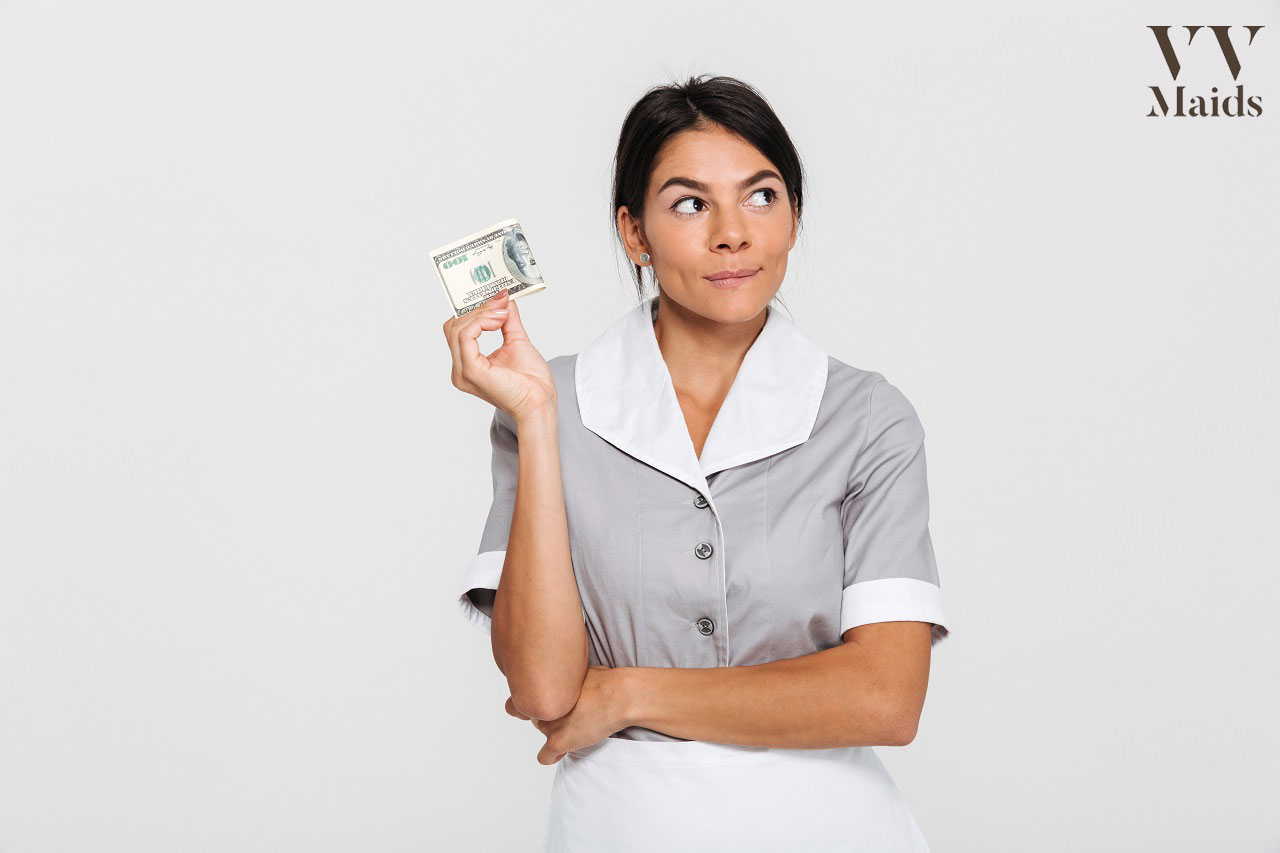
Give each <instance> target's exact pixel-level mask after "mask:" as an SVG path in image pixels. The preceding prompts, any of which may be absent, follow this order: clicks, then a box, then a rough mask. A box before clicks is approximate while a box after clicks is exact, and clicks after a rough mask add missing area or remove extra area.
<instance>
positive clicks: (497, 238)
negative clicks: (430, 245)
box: [431, 219, 546, 317]
mask: <svg viewBox="0 0 1280 853" xmlns="http://www.w3.org/2000/svg"><path fill="white" fill-rule="evenodd" d="M431 260H432V261H434V262H435V265H436V272H437V273H439V274H440V283H441V284H443V285H444V293H445V296H447V297H448V298H449V304H450V305H452V306H453V313H454V315H455V316H457V317H461V316H462V315H463V314H466V313H467V312H469V311H472V310H474V309H475V308H476V307H478V306H479V305H480V303H482V302H484V301H485V300H486V299H488V298H489V297H491V296H493V295H494V294H495V293H497V292H498V291H499V290H502V288H504V287H506V288H509V289H510V294H511V298H512V299H515V298H516V297H518V296H525V295H527V294H530V293H537V292H538V291H539V290H542V289H543V288H545V287H546V284H545V283H544V282H543V281H542V273H541V272H540V271H539V269H538V263H537V261H535V260H534V259H533V251H532V250H531V249H530V248H529V241H528V240H526V239H525V236H524V232H523V231H521V230H520V223H519V222H518V221H516V220H515V219H504V220H502V221H501V222H499V223H498V224H496V225H491V226H489V227H488V228H484V229H482V230H480V231H477V232H476V233H474V234H468V235H467V236H466V237H463V238H461V239H458V240H454V241H453V242H452V243H449V244H448V245H446V246H441V247H440V248H439V249H436V250H434V251H432V253H431Z"/></svg>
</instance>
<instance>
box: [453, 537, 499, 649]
mask: <svg viewBox="0 0 1280 853" xmlns="http://www.w3.org/2000/svg"><path fill="white" fill-rule="evenodd" d="M506 559H507V552H506V551H482V552H480V553H479V554H476V555H475V557H473V558H472V560H471V563H470V565H468V566H467V573H466V575H464V576H463V578H462V589H461V590H459V591H458V609H459V610H461V611H462V615H463V616H465V617H467V621H468V622H470V623H471V624H472V625H475V626H476V628H477V629H478V630H481V631H483V632H484V633H486V634H492V633H493V617H491V616H490V615H489V614H487V613H485V612H484V611H483V610H481V609H480V608H479V607H476V605H475V602H473V601H472V600H471V596H469V595H467V593H469V592H470V591H471V590H473V589H493V590H496V589H497V588H498V579H499V578H501V577H502V564H503V563H504V562H505V561H506Z"/></svg>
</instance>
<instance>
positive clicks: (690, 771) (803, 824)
mask: <svg viewBox="0 0 1280 853" xmlns="http://www.w3.org/2000/svg"><path fill="white" fill-rule="evenodd" d="M543 849H544V851H545V853H604V852H605V851H608V853H628V851H635V853H652V851H663V853H666V851H673V850H674V851H680V850H687V851H697V853H707V851H735V853H743V851H770V853H777V851H791V850H804V851H826V850H839V851H866V853H929V845H928V843H927V842H926V841H925V838H924V833H922V832H921V830H920V827H919V826H918V825H917V824H916V821H915V818H913V817H912V815H911V812H910V810H909V809H908V808H907V805H906V802H905V801H904V800H903V797H902V794H901V793H900V792H899V791H898V787H897V785H895V784H894V782H893V779H892V778H891V777H890V776H889V772H888V770H887V769H886V768H885V766H884V765H883V764H882V763H881V762H880V758H879V756H877V755H876V754H875V752H873V751H872V748H871V747H868V746H860V747H841V748H837V749H779V748H774V747H758V746H736V745H731V744H720V743H711V742H708V741H636V740H625V739H623V738H615V737H607V738H605V739H604V740H603V741H601V742H599V743H596V744H592V745H591V746H588V747H586V748H584V749H580V750H576V751H574V752H570V753H567V754H566V755H565V756H564V757H563V758H562V759H560V761H559V762H557V765H556V775H555V779H554V781H553V783H552V788H551V802H550V807H549V810H548V815H547V827H546V839H545V846H544V848H543Z"/></svg>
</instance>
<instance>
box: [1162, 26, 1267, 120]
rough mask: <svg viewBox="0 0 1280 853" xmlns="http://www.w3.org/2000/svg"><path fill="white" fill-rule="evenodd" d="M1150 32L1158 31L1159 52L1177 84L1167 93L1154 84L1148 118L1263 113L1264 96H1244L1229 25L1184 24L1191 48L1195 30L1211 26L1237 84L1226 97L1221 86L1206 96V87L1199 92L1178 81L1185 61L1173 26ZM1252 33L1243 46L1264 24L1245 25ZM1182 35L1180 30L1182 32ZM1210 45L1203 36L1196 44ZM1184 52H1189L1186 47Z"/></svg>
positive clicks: (1247, 45)
mask: <svg viewBox="0 0 1280 853" xmlns="http://www.w3.org/2000/svg"><path fill="white" fill-rule="evenodd" d="M1148 29H1150V30H1151V32H1153V33H1155V36H1156V44H1158V45H1159V46H1160V52H1161V53H1162V54H1163V55H1164V61H1165V65H1167V66H1168V67H1169V75H1170V76H1171V77H1172V78H1173V80H1174V82H1175V83H1178V85H1177V86H1176V87H1175V88H1174V89H1173V90H1172V91H1171V92H1168V93H1167V94H1166V90H1163V89H1161V88H1160V87H1159V86H1152V87H1151V93H1152V94H1153V95H1155V99H1156V102H1155V105H1154V106H1153V107H1152V108H1151V112H1149V113H1147V116H1148V117H1163V116H1169V115H1174V116H1209V117H1212V116H1232V117H1243V116H1249V117H1257V116H1260V115H1262V96H1261V95H1248V96H1246V95H1245V90H1244V84H1243V83H1241V82H1239V81H1240V68H1241V66H1240V55H1239V54H1238V53H1237V52H1236V47H1235V44H1234V43H1233V42H1232V40H1231V32H1230V31H1231V27H1230V26H1217V27H1203V26H1195V27H1183V28H1182V29H1185V30H1186V31H1187V44H1186V47H1190V46H1191V43H1192V42H1193V41H1195V37H1196V33H1198V32H1200V30H1203V29H1208V30H1210V31H1211V32H1212V33H1213V34H1214V36H1215V37H1216V38H1217V40H1218V49H1219V50H1220V51H1221V52H1222V58H1223V59H1225V60H1226V63H1227V70H1228V71H1230V72H1231V79H1232V81H1234V82H1235V83H1236V87H1235V93H1234V94H1230V95H1225V96H1219V94H1218V87H1217V86H1211V87H1210V88H1209V93H1208V95H1207V96H1206V95H1205V94H1203V92H1204V88H1203V86H1201V87H1200V88H1199V92H1200V94H1197V93H1196V90H1194V89H1193V90H1188V87H1187V86H1186V85H1184V84H1183V83H1179V82H1178V74H1179V73H1180V72H1181V71H1182V63H1181V62H1180V61H1179V60H1178V53H1177V51H1176V50H1175V49H1174V47H1173V39H1172V38H1171V37H1170V35H1169V30H1170V29H1171V28H1170V27H1148ZM1243 29H1244V30H1246V31H1248V33H1249V41H1248V42H1247V43H1246V44H1245V45H1244V46H1245V47H1249V46H1251V45H1252V44H1253V39H1254V36H1256V35H1257V34H1258V30H1260V29H1262V25H1261V24H1258V25H1255V26H1252V27H1243ZM1179 35H1181V33H1179ZM1204 44H1207V42H1206V40H1205V39H1204V38H1202V39H1200V43H1199V44H1198V45H1197V47H1199V46H1200V45H1204ZM1184 55H1187V54H1186V51H1185V50H1184Z"/></svg>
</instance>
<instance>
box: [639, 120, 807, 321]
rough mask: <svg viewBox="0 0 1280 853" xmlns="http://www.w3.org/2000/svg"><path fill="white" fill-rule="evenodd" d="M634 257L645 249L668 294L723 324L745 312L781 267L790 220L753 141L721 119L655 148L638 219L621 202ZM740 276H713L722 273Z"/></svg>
mask: <svg viewBox="0 0 1280 853" xmlns="http://www.w3.org/2000/svg"><path fill="white" fill-rule="evenodd" d="M618 213H619V228H620V229H621V230H622V233H623V236H624V239H625V241H626V244H627V248H628V253H629V254H630V255H631V258H632V260H638V258H639V255H640V253H641V252H648V253H649V255H650V259H651V262H652V264H653V268H654V272H655V274H656V275H657V278H658V281H659V283H660V284H661V287H662V292H663V296H664V298H670V299H672V300H673V301H675V302H677V303H679V304H680V305H681V306H682V307H684V308H685V309H687V310H689V311H691V312H693V313H695V314H699V315H701V316H703V317H706V318H707V319H710V320H716V321H718V322H722V323H736V322H743V321H745V320H749V319H751V318H753V317H755V316H756V315H758V314H759V313H760V311H762V310H764V308H765V306H766V305H768V304H769V300H771V299H773V296H774V294H775V293H777V292H778V288H779V287H781V286H782V279H783V277H784V276H785V275H786V272H787V253H788V252H789V251H790V248H791V245H792V243H793V241H794V238H795V228H796V218H795V215H794V211H793V209H792V207H791V205H790V203H789V200H788V199H787V192H786V184H784V183H783V181H782V178H781V176H780V175H779V174H778V170H777V167H776V166H774V165H773V163H772V162H770V161H769V160H768V159H767V158H766V157H765V156H764V155H763V154H761V153H760V151H759V150H757V149H756V147H755V146H753V145H751V143H749V142H746V141H744V140H743V139H742V138H741V137H738V136H735V135H734V134H732V133H730V132H729V131H727V130H725V129H724V128H722V127H720V126H719V125H716V126H713V127H712V128H710V129H707V130H687V131H683V132H681V133H679V134H677V135H676V136H673V137H672V138H671V139H669V140H667V143H666V144H665V145H664V146H663V148H662V149H661V150H660V151H659V152H658V157H657V159H656V161H655V163H654V169H653V174H652V176H651V177H650V179H649V187H648V190H647V192H646V195H645V206H644V218H643V221H642V222H636V220H634V219H632V218H631V216H630V213H629V211H627V209H626V208H625V207H623V208H622V209H620V210H619V212H618ZM744 270H745V271H747V272H749V273H752V274H751V275H748V276H746V277H741V278H731V279H725V280H720V281H714V280H713V279H712V278H711V277H714V276H716V274H718V273H719V274H722V273H724V272H726V271H744Z"/></svg>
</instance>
